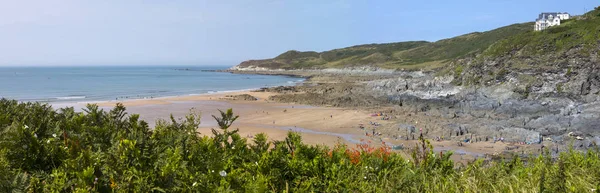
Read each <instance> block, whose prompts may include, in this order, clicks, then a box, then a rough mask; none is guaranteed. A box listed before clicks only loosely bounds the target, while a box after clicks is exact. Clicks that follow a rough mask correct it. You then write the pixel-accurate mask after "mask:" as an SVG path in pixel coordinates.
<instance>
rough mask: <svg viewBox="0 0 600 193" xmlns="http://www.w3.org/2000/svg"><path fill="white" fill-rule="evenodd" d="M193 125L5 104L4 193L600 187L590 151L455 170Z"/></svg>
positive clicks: (227, 122)
mask: <svg viewBox="0 0 600 193" xmlns="http://www.w3.org/2000/svg"><path fill="white" fill-rule="evenodd" d="M199 118H200V117H199V116H197V115H195V114H194V113H191V114H190V115H188V116H186V117H185V118H182V119H176V118H174V117H171V118H170V120H166V121H159V122H157V124H156V127H155V128H152V129H151V128H149V127H148V124H147V123H146V122H144V121H142V120H139V116H138V115H128V114H127V113H126V109H125V107H123V106H122V105H120V104H119V105H117V106H116V107H115V108H114V109H112V110H110V111H104V110H102V109H100V108H98V106H96V105H88V106H87V107H86V108H85V109H84V112H75V111H74V109H73V108H65V109H58V110H56V111H55V110H53V109H52V108H51V107H50V106H48V105H45V104H40V103H18V102H16V101H11V100H6V99H2V100H0V129H1V133H2V134H1V135H0V174H2V175H0V192H284V191H285V192H590V191H592V190H594V189H598V187H599V185H600V157H599V154H598V151H597V150H590V151H588V152H578V151H569V152H565V153H562V154H560V156H559V157H558V158H556V159H553V158H551V157H550V156H548V155H547V154H543V155H540V156H537V157H534V158H532V159H527V160H520V159H519V158H518V157H515V158H514V159H513V160H509V161H492V162H489V163H484V162H483V160H478V161H476V162H473V163H470V164H467V165H465V166H463V167H455V164H454V163H453V162H452V161H451V160H450V155H451V154H450V153H446V154H442V153H439V154H438V153H435V152H434V151H433V150H432V149H433V148H432V146H431V145H430V144H429V142H428V141H426V140H424V139H422V138H421V141H420V143H419V146H418V147H416V148H414V150H413V151H412V153H411V155H412V157H411V158H408V159H407V158H403V157H402V156H400V154H397V153H393V152H391V150H390V149H389V148H385V147H380V148H376V147H374V146H372V145H370V144H369V142H364V143H363V144H359V145H357V146H356V147H349V146H346V145H342V144H339V145H336V146H335V147H324V146H311V145H306V144H304V143H302V138H301V136H300V135H299V134H298V133H293V132H290V133H288V135H287V138H286V139H285V140H282V141H269V140H267V139H268V138H267V136H266V135H265V134H259V135H257V136H256V137H255V138H254V139H251V140H252V142H249V141H248V139H246V138H242V137H241V136H240V135H239V134H238V130H237V129H233V128H232V124H233V123H234V121H235V120H236V119H237V116H235V115H234V114H233V111H232V110H231V109H229V110H227V111H223V112H221V116H220V117H214V118H215V119H216V120H217V122H218V124H219V129H213V130H212V137H206V136H204V137H202V136H201V135H199V133H198V132H197V131H196V128H197V127H198V125H199V124H200V122H199V120H200V119H199Z"/></svg>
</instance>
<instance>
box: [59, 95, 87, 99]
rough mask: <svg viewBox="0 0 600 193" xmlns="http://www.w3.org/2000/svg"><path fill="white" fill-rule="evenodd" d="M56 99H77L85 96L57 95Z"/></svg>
mask: <svg viewBox="0 0 600 193" xmlns="http://www.w3.org/2000/svg"><path fill="white" fill-rule="evenodd" d="M55 99H56V100H75V99H85V96H66V97H55Z"/></svg>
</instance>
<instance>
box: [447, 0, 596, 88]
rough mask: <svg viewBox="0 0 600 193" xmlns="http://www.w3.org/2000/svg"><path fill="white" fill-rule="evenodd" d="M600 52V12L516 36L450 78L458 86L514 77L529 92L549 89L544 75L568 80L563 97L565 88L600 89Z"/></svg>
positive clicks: (457, 66)
mask: <svg viewBox="0 0 600 193" xmlns="http://www.w3.org/2000/svg"><path fill="white" fill-rule="evenodd" d="M599 52H600V8H596V9H595V10H593V11H590V12H588V13H586V14H584V15H582V16H576V17H573V18H572V19H569V20H565V21H563V22H562V24H561V25H559V26H553V27H550V28H548V29H546V30H543V31H525V32H521V33H514V34H512V35H510V36H508V37H507V38H503V39H501V40H499V41H496V42H495V43H493V44H492V45H491V46H490V47H489V48H487V49H485V50H484V51H483V52H482V53H481V54H480V55H478V56H476V57H469V58H465V59H458V60H455V61H453V62H452V64H451V65H448V66H447V68H446V72H454V73H455V77H457V78H459V79H458V80H456V82H457V83H459V82H460V83H464V84H490V83H498V82H504V81H506V80H507V79H508V78H509V77H514V78H516V79H518V80H519V81H520V82H524V83H526V84H529V85H527V87H529V86H532V85H541V84H543V83H544V82H543V81H544V78H546V77H547V76H542V75H543V74H544V73H545V74H562V77H561V78H563V79H564V80H561V83H560V85H557V86H556V87H557V90H558V91H559V92H560V90H564V89H562V88H559V87H563V84H565V85H571V87H572V89H573V90H577V89H586V88H579V87H589V86H590V84H592V85H593V84H599V83H600V77H598V76H597V75H595V74H597V73H600V72H598V68H599V67H598V66H597V64H598V53H599ZM536 79H537V80H536ZM579 79H582V80H579ZM581 81H583V82H581ZM596 82H598V83H596ZM582 84H584V85H582ZM586 85H587V86H586ZM581 92H582V93H586V91H581ZM574 93H576V92H574Z"/></svg>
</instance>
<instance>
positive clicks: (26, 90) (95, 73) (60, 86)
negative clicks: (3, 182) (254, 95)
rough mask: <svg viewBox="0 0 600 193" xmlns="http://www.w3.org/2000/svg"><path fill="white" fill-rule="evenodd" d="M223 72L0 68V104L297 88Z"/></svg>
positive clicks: (277, 79) (279, 80)
mask: <svg viewBox="0 0 600 193" xmlns="http://www.w3.org/2000/svg"><path fill="white" fill-rule="evenodd" d="M226 68H227V67H225V66H120V67H116V66H111V67H0V98H7V99H14V100H18V101H23V102H28V101H32V102H47V103H51V104H52V103H77V102H105V101H115V100H116V101H120V100H130V99H148V98H158V97H170V96H187V95H199V94H206V93H217V92H228V91H241V90H251V89H258V88H262V87H271V86H286V85H296V84H298V83H301V82H302V81H303V80H304V79H303V78H297V77H290V76H273V75H248V74H232V73H227V72H215V70H221V69H226Z"/></svg>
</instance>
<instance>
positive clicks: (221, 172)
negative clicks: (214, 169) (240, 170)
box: [219, 170, 227, 177]
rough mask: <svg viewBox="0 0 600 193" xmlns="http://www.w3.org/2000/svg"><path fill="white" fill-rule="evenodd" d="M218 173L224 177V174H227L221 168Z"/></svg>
mask: <svg viewBox="0 0 600 193" xmlns="http://www.w3.org/2000/svg"><path fill="white" fill-rule="evenodd" d="M219 175H221V177H225V176H227V172H225V170H221V171H220V172H219Z"/></svg>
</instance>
